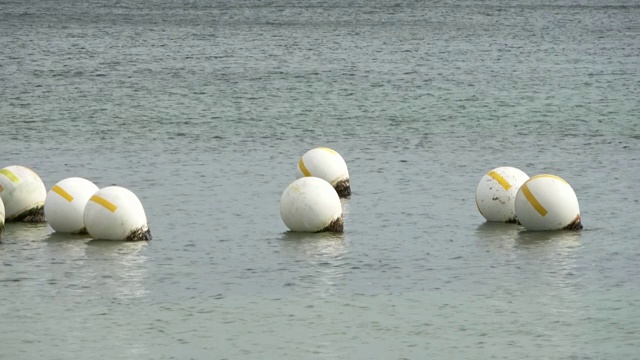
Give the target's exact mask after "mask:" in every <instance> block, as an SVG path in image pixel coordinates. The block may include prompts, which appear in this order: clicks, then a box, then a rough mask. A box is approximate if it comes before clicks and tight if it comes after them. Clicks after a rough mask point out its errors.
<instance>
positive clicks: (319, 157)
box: [296, 147, 351, 198]
mask: <svg viewBox="0 0 640 360" xmlns="http://www.w3.org/2000/svg"><path fill="white" fill-rule="evenodd" d="M296 175H297V178H301V177H305V176H307V177H308V176H313V177H317V178H321V179H324V180H326V181H327V182H329V183H330V184H331V186H333V188H334V189H335V190H336V192H337V193H338V196H339V197H341V198H344V197H348V196H350V195H351V184H350V180H349V170H348V168H347V163H346V162H345V161H344V159H343V158H342V156H341V155H340V154H338V152H337V151H335V150H332V149H329V148H327V147H318V148H315V149H311V150H309V151H307V152H306V153H305V154H304V155H302V157H301V158H300V160H299V161H298V167H297V170H296Z"/></svg>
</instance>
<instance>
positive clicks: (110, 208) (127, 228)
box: [83, 186, 151, 241]
mask: <svg viewBox="0 0 640 360" xmlns="http://www.w3.org/2000/svg"><path fill="white" fill-rule="evenodd" d="M83 220H84V225H85V227H86V229H87V233H88V234H89V236H91V237H92V238H94V239H97V240H115V241H142V240H151V231H150V230H149V226H148V224H147V216H146V214H145V212H144V208H143V207H142V203H141V202H140V200H139V199H138V197H137V196H136V195H135V194H134V193H133V192H131V190H129V189H126V188H123V187H120V186H107V187H105V188H102V189H100V190H98V191H96V192H95V194H93V195H92V196H91V197H90V198H89V201H88V202H87V204H86V206H85V207H84V213H83Z"/></svg>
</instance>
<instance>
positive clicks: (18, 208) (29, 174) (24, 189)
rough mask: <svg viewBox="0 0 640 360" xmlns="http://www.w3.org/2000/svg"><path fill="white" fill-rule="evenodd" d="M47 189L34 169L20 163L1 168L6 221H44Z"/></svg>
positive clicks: (1, 192)
mask: <svg viewBox="0 0 640 360" xmlns="http://www.w3.org/2000/svg"><path fill="white" fill-rule="evenodd" d="M46 197H47V189H46V188H45V186H44V183H43V182H42V180H41V179H40V176H38V174H36V173H35V172H34V171H33V170H31V169H29V168H27V167H24V166H19V165H11V166H7V167H5V168H2V169H0V198H2V201H3V202H4V207H5V218H6V221H24V222H42V221H45V219H44V201H45V199H46Z"/></svg>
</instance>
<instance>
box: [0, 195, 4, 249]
mask: <svg viewBox="0 0 640 360" xmlns="http://www.w3.org/2000/svg"><path fill="white" fill-rule="evenodd" d="M3 232H4V203H3V202H2V198H1V197H0V239H2V233H3Z"/></svg>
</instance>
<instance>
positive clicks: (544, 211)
mask: <svg viewBox="0 0 640 360" xmlns="http://www.w3.org/2000/svg"><path fill="white" fill-rule="evenodd" d="M515 209H516V216H517V217H518V221H519V222H520V223H521V224H522V226H524V227H525V228H526V229H527V230H579V229H582V222H581V218H580V207H579V205H578V198H577V197H576V193H575V192H574V191H573V188H571V185H569V183H567V182H566V181H565V180H563V179H562V178H560V177H558V176H555V175H549V174H542V175H536V176H533V177H531V178H530V179H529V180H527V181H526V182H525V183H524V184H522V186H521V187H520V190H518V194H517V195H516V201H515Z"/></svg>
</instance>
